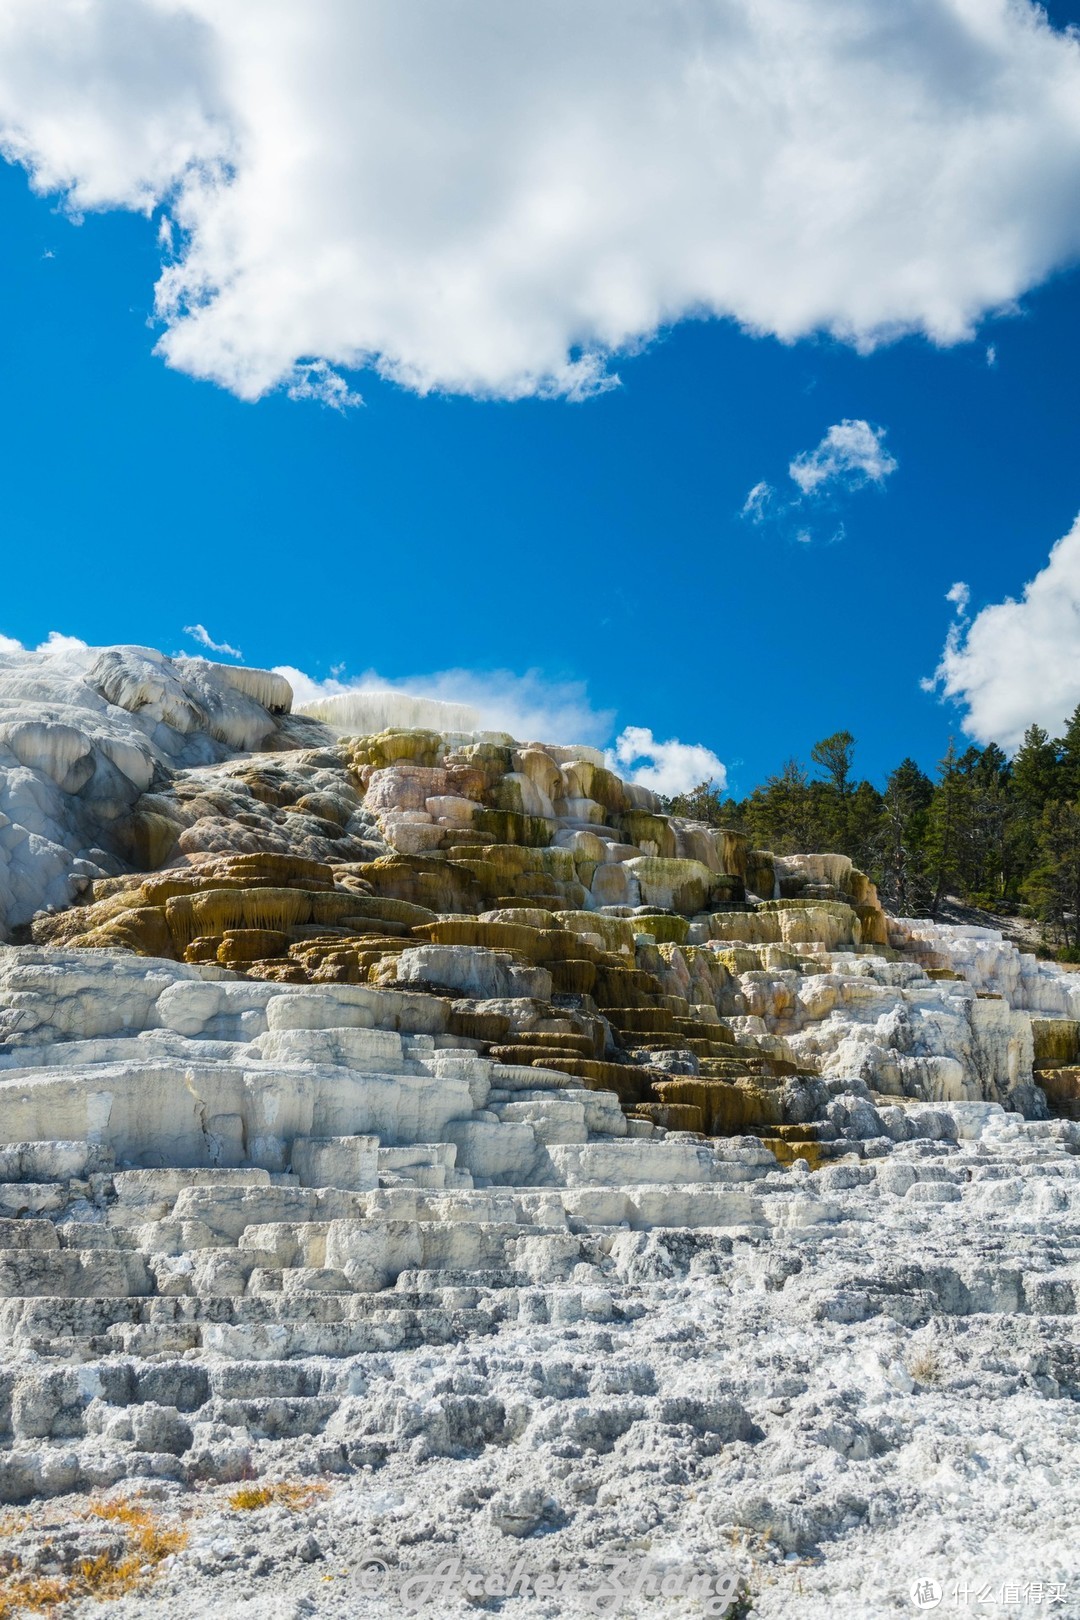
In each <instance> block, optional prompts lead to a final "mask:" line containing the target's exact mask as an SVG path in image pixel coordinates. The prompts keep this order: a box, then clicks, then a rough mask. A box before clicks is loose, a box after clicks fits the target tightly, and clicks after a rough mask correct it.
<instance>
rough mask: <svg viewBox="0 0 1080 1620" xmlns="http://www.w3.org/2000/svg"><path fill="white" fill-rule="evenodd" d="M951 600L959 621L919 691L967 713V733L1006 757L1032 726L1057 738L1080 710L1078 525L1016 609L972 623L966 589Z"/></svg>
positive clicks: (999, 607) (988, 613)
mask: <svg viewBox="0 0 1080 1620" xmlns="http://www.w3.org/2000/svg"><path fill="white" fill-rule="evenodd" d="M948 600H949V601H952V602H955V603H956V606H957V610H958V613H959V614H960V617H958V618H957V619H956V620H955V622H954V623H953V625H952V626H951V628H950V630H949V634H948V638H947V640H946V643H945V647H944V650H943V651H942V655H941V661H940V663H939V664H938V667H937V670H936V672H935V675H934V678H933V680H932V681H928V682H924V685H925V686H926V687H927V688H928V689H929V690H934V689H935V688H936V689H937V690H939V691H940V692H941V694H942V696H943V697H946V698H952V699H954V700H955V701H956V702H957V703H959V704H962V705H963V706H964V708H965V710H966V711H967V712H966V714H965V717H964V720H963V727H964V730H965V731H966V732H967V733H968V734H969V736H972V737H974V738H976V739H977V741H979V742H982V743H987V742H991V741H993V742H997V743H1000V744H1001V746H1002V747H1003V748H1005V749H1007V750H1009V751H1011V750H1013V749H1014V748H1016V747H1017V746H1018V745H1019V743H1020V742H1021V740H1022V739H1023V735H1024V732H1025V731H1026V729H1027V727H1028V726H1029V725H1031V724H1032V722H1036V723H1037V724H1039V725H1041V726H1045V727H1046V729H1047V730H1048V731H1050V732H1056V731H1060V730H1061V728H1062V726H1063V724H1064V722H1065V720H1066V719H1067V718H1068V716H1069V715H1070V714H1071V713H1072V710H1073V709H1074V708H1075V707H1076V705H1077V703H1078V702H1080V518H1078V519H1077V521H1076V522H1075V523H1074V524H1073V527H1072V528H1071V529H1070V531H1069V533H1068V534H1067V535H1065V536H1064V538H1063V539H1061V540H1059V541H1058V542H1057V544H1056V545H1055V546H1054V548H1053V550H1052V551H1051V553H1050V557H1049V561H1048V562H1047V564H1046V567H1045V568H1042V569H1040V571H1039V573H1037V574H1036V576H1035V578H1034V579H1033V580H1031V581H1030V582H1029V583H1028V584H1027V585H1025V587H1024V594H1023V596H1022V597H1021V598H1020V599H1019V601H1014V600H1013V598H1012V597H1006V599H1005V601H1004V602H995V603H993V604H991V606H989V607H984V608H982V609H981V610H980V611H979V612H978V613H976V615H975V617H974V618H973V619H971V620H970V621H969V620H968V619H967V618H965V617H964V616H963V615H964V614H965V612H966V609H967V604H968V593H967V587H966V586H964V585H954V586H953V588H952V590H951V591H950V592H949V593H948Z"/></svg>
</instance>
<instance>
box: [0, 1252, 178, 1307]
mask: <svg viewBox="0 0 1080 1620" xmlns="http://www.w3.org/2000/svg"><path fill="white" fill-rule="evenodd" d="M153 1287H154V1281H153V1277H152V1276H151V1274H150V1272H149V1271H148V1269H147V1267H146V1264H145V1261H144V1260H143V1259H142V1256H141V1255H136V1254H124V1253H111V1252H109V1251H108V1250H103V1249H21V1248H20V1249H0V1299H40V1298H48V1297H50V1296H55V1295H61V1296H63V1297H65V1298H69V1299H87V1298H94V1297H96V1296H98V1295H101V1294H115V1295H122V1296H133V1295H142V1294H150V1293H152V1292H153Z"/></svg>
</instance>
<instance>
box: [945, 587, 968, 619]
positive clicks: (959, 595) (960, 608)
mask: <svg viewBox="0 0 1080 1620" xmlns="http://www.w3.org/2000/svg"><path fill="white" fill-rule="evenodd" d="M945 600H946V602H952V604H953V606H954V607H955V608H956V611H957V613H959V614H961V615H962V614H965V613H966V612H967V610H968V603H969V602H970V601H971V587H970V586H969V585H965V584H964V581H963V580H962V579H958V580H957V581H956V584H955V585H950V586H949V589H948V590H947V591H946V592H945Z"/></svg>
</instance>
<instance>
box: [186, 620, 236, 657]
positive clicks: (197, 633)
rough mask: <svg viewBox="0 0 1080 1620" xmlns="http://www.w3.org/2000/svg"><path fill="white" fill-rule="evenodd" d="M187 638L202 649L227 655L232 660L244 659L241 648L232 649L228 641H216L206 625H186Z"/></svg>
mask: <svg viewBox="0 0 1080 1620" xmlns="http://www.w3.org/2000/svg"><path fill="white" fill-rule="evenodd" d="M184 634H185V636H190V637H191V639H192V641H197V642H198V643H199V645H200V646H201V647H209V649H210V651H211V652H216V653H227V654H228V656H229V657H230V658H243V656H244V655H243V653H242V652H241V651H240V649H239V647H230V646H229V643H228V642H227V641H214V640H213V639H212V637H211V635H210V632H209V630H207V628H206V626H205V625H204V624H185V626H184Z"/></svg>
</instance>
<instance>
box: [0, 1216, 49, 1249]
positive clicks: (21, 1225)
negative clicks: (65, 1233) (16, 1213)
mask: <svg viewBox="0 0 1080 1620" xmlns="http://www.w3.org/2000/svg"><path fill="white" fill-rule="evenodd" d="M59 1246H60V1240H59V1238H58V1236H57V1228H56V1227H55V1226H53V1224H52V1222H51V1221H43V1220H24V1221H18V1220H11V1219H10V1218H7V1219H3V1220H0V1251H3V1250H5V1249H39V1250H40V1249H56V1248H59Z"/></svg>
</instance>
